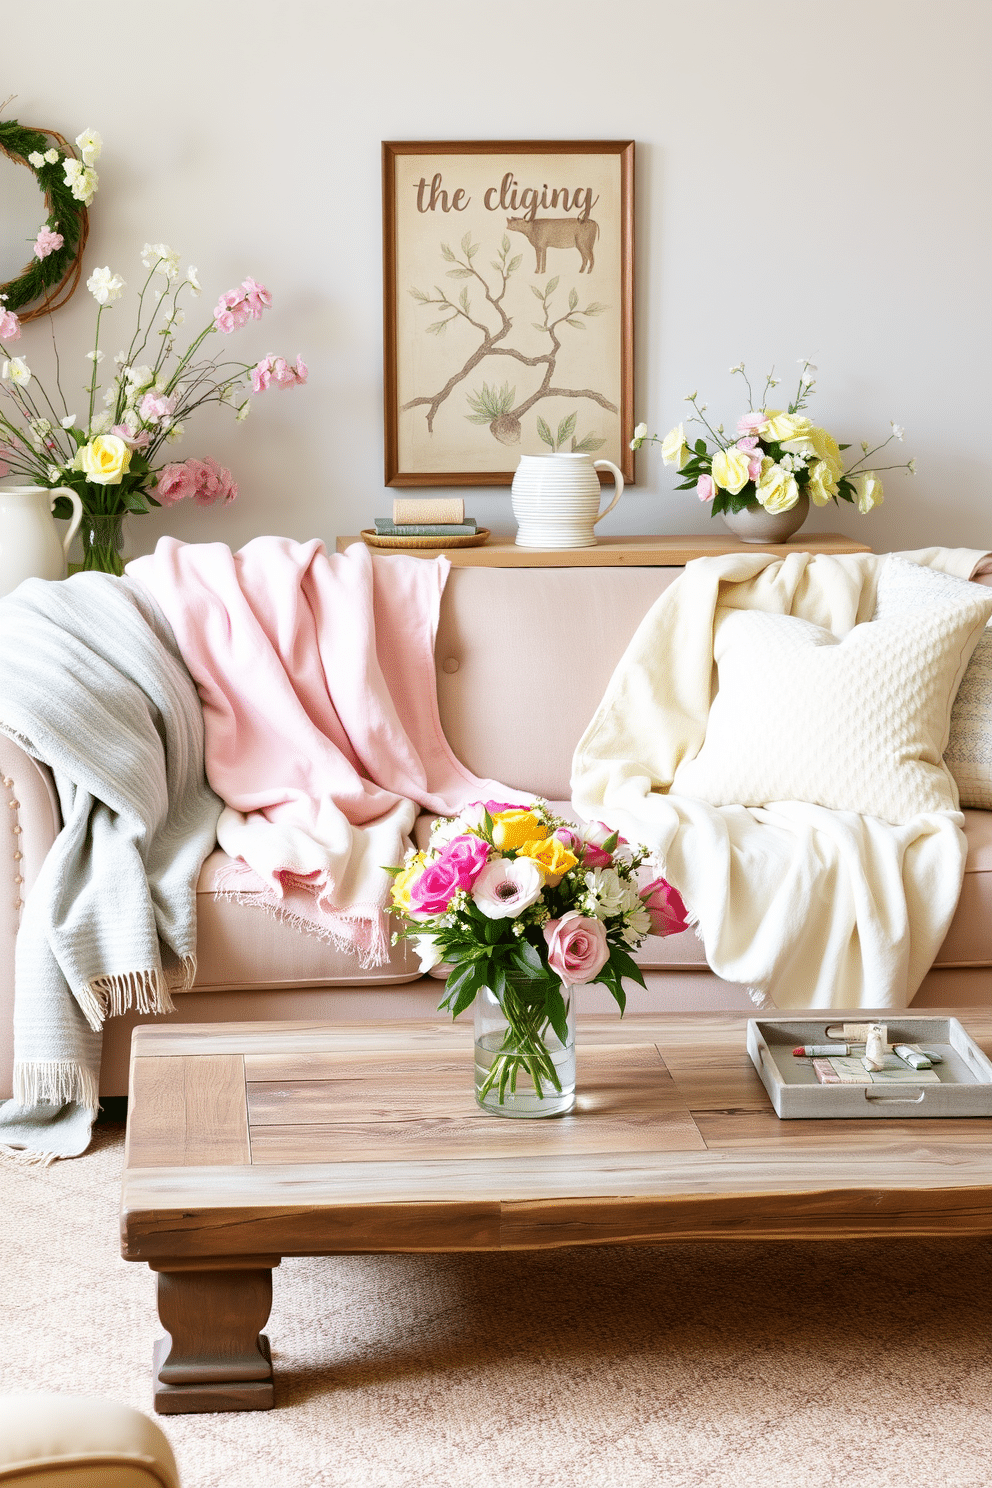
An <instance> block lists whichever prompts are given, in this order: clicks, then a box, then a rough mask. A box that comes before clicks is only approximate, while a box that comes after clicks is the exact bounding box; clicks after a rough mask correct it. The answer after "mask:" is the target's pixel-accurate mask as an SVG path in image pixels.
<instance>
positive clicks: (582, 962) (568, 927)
mask: <svg viewBox="0 0 992 1488" xmlns="http://www.w3.org/2000/svg"><path fill="white" fill-rule="evenodd" d="M544 938H545V940H546V941H547V943H548V966H549V968H550V969H551V970H552V971H553V972H554V973H555V976H559V977H561V979H562V981H563V982H564V983H565V985H566V987H575V986H581V984H582V983H583V982H591V981H592V979H593V977H596V976H598V975H599V973H600V972H601V971H602V969H603V967H604V966H605V965H606V963H607V961H608V960H609V959H610V948H609V945H608V944H607V940H606V930H605V929H604V927H603V925H602V923H601V922H600V921H599V920H593V919H587V918H586V916H585V915H580V914H579V913H578V912H577V911H576V910H574V909H572V910H569V912H568V914H564V915H562V917H561V919H560V920H548V922H547V924H546V925H545V926H544Z"/></svg>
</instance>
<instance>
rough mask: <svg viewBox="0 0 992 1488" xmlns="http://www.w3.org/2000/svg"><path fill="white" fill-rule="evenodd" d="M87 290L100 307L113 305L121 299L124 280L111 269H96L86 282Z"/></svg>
mask: <svg viewBox="0 0 992 1488" xmlns="http://www.w3.org/2000/svg"><path fill="white" fill-rule="evenodd" d="M86 288H87V289H88V290H89V292H90V294H91V295H92V296H93V298H94V299H95V300H96V302H97V304H98V305H112V304H113V303H114V301H115V300H119V299H120V297H121V293H122V291H123V289H124V280H123V279H122V278H121V276H120V274H115V273H114V272H113V271H112V270H111V269H110V268H107V267H104V268H102V269H94V270H93V272H92V274H91V275H90V277H89V278H88V279H87V281H86Z"/></svg>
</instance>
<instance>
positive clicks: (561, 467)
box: [510, 453, 623, 548]
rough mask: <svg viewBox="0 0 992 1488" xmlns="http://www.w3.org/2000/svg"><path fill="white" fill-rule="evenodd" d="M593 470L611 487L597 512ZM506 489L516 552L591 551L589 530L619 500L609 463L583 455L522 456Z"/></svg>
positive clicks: (617, 477) (619, 490)
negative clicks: (609, 479) (604, 473)
mask: <svg viewBox="0 0 992 1488" xmlns="http://www.w3.org/2000/svg"><path fill="white" fill-rule="evenodd" d="M597 470H610V471H612V472H613V479H614V481H615V482H616V495H615V496H614V497H613V500H612V501H611V502H610V504H609V506H607V507H605V508H604V509H603V510H602V511H600V509H599V503H600V499H601V492H600V485H599V476H598V475H597V474H596V471H597ZM510 489H511V491H512V504H513V515H514V516H515V517H516V519H517V547H518V548H593V547H595V546H596V534H595V532H594V531H593V528H594V527H595V525H596V523H597V522H599V521H601V520H602V518H603V517H605V516H606V513H607V512H611V511H612V510H613V508H614V507H615V506H616V504H617V502H618V501H619V500H620V497H621V496H622V495H623V476H622V475H621V474H620V471H619V470H618V469H617V467H616V466H615V465H614V464H613V463H612V462H611V461H610V460H593V459H591V458H590V456H589V455H579V454H563V453H560V454H555V455H522V456H521V457H520V464H519V465H518V466H517V469H516V473H515V475H514V477H513V485H512V486H511V488H510Z"/></svg>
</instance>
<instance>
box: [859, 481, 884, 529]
mask: <svg viewBox="0 0 992 1488" xmlns="http://www.w3.org/2000/svg"><path fill="white" fill-rule="evenodd" d="M858 486H859V490H858V511H859V512H860V513H861V515H862V516H863V517H865V516H867V515H868V513H869V512H870V511H871V509H872V507H873V506H881V504H882V501H883V499H884V492H883V490H882V482H881V481H880V480H879V478H878V476H877V475H876V474H875V472H874V470H866V471H865V473H864V475H863V476H861V478H860V480H859V482H858Z"/></svg>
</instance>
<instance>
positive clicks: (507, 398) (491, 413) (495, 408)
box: [465, 382, 517, 424]
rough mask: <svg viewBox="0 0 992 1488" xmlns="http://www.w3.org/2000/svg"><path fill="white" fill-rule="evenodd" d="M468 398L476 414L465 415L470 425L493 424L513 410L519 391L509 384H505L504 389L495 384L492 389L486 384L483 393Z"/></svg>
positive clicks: (483, 386) (468, 395)
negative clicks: (495, 420) (494, 420)
mask: <svg viewBox="0 0 992 1488" xmlns="http://www.w3.org/2000/svg"><path fill="white" fill-rule="evenodd" d="M466 396H467V398H468V403H469V407H470V408H474V409H475V412H474V413H467V414H466V415H465V417H466V418H467V419H468V421H469V423H470V424H491V423H492V421H493V419H497V418H502V417H503V415H504V414H507V413H509V412H510V411H511V410H512V408H513V404H514V400H515V399H516V396H517V390H516V388H515V387H511V386H510V384H509V383H508V382H504V383H503V386H502V387H497V386H496V385H495V383H494V384H493V386H492V387H490V386H489V384H488V382H484V383H483V384H482V391H481V392H479V393H468V394H467V395H466Z"/></svg>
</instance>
